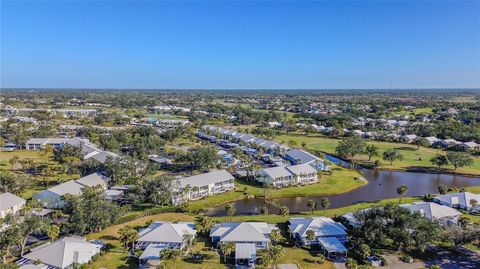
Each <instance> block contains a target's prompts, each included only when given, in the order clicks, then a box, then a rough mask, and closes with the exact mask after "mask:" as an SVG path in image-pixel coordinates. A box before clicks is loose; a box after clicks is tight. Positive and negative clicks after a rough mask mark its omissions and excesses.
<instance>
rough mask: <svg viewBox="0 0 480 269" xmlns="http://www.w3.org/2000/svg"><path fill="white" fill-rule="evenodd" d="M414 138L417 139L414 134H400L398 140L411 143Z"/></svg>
mask: <svg viewBox="0 0 480 269" xmlns="http://www.w3.org/2000/svg"><path fill="white" fill-rule="evenodd" d="M415 139H417V135H414V134H410V135H402V136H400V141H401V142H403V143H407V144H411V143H413V141H415Z"/></svg>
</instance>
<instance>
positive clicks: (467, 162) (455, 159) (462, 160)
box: [430, 151, 473, 170]
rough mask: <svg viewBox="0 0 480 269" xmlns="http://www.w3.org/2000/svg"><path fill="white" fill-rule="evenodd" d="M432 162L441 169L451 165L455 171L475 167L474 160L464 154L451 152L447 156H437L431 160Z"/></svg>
mask: <svg viewBox="0 0 480 269" xmlns="http://www.w3.org/2000/svg"><path fill="white" fill-rule="evenodd" d="M430 162H431V163H432V164H433V165H435V166H437V167H438V168H439V169H440V168H441V167H442V166H447V165H449V164H451V165H452V166H453V169H454V170H457V168H459V167H467V166H471V165H473V158H472V157H471V156H470V155H468V154H466V153H463V152H454V151H450V152H448V153H447V154H446V155H442V154H437V155H435V156H434V157H432V158H431V159H430Z"/></svg>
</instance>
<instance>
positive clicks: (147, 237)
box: [138, 221, 197, 243]
mask: <svg viewBox="0 0 480 269" xmlns="http://www.w3.org/2000/svg"><path fill="white" fill-rule="evenodd" d="M194 227H195V226H194V224H193V223H191V222H180V223H170V222H161V221H157V222H154V223H152V224H150V225H149V226H148V227H147V228H145V229H144V230H142V231H140V232H139V233H138V242H159V243H182V242H183V241H184V239H183V236H184V235H185V234H191V235H195V234H196V233H197V231H196V230H195V229H194Z"/></svg>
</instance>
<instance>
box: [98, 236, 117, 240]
mask: <svg viewBox="0 0 480 269" xmlns="http://www.w3.org/2000/svg"><path fill="white" fill-rule="evenodd" d="M99 239H100V240H110V241H113V240H118V238H117V237H116V236H112V235H102V236H100V237H99Z"/></svg>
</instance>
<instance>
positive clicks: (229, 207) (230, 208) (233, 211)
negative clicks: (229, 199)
mask: <svg viewBox="0 0 480 269" xmlns="http://www.w3.org/2000/svg"><path fill="white" fill-rule="evenodd" d="M225 212H227V215H228V217H229V219H230V220H231V219H232V216H233V215H235V214H236V213H237V210H236V209H235V207H233V205H231V204H228V205H226V206H225Z"/></svg>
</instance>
